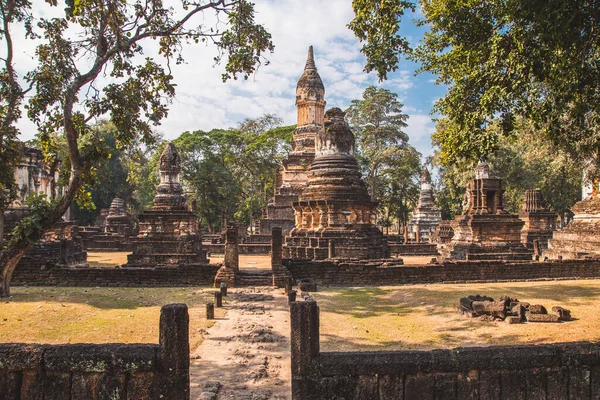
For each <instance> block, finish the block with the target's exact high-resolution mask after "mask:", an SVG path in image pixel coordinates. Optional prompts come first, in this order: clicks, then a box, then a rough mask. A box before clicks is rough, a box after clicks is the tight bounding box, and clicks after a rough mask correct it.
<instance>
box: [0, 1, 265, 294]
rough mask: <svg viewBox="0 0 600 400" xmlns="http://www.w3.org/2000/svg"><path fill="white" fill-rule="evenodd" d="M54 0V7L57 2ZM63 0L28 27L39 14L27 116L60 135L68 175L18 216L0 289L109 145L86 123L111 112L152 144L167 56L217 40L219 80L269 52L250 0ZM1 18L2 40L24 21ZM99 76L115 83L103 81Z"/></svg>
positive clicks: (22, 5) (122, 134) (124, 135)
mask: <svg viewBox="0 0 600 400" xmlns="http://www.w3.org/2000/svg"><path fill="white" fill-rule="evenodd" d="M2 4H3V7H4V5H5V4H12V5H13V7H16V8H18V9H19V10H20V11H19V12H20V13H21V14H22V15H27V14H31V13H33V12H34V11H37V10H33V9H32V8H31V4H29V3H28V2H26V1H20V2H16V0H2ZM50 4H51V5H52V6H55V7H57V6H58V3H57V2H50ZM67 4H68V7H67V8H66V9H65V14H64V16H63V17H61V18H52V19H47V18H43V17H39V18H33V17H32V18H31V22H30V24H29V26H33V22H35V26H36V28H35V32H33V30H31V31H28V32H27V34H28V35H29V36H30V37H35V38H37V39H39V40H41V41H42V44H40V45H39V46H38V47H37V49H36V57H37V66H36V68H35V69H34V70H33V71H31V72H29V73H28V74H26V75H25V76H26V78H27V80H28V82H30V83H31V84H32V85H33V90H34V91H33V95H32V97H31V99H30V100H29V102H28V105H27V106H28V110H27V111H28V117H29V118H30V119H31V120H32V121H33V122H34V123H36V124H37V126H38V129H39V135H40V140H41V142H42V143H43V144H45V143H47V142H49V141H50V140H51V137H52V135H53V134H55V133H60V134H61V135H64V137H65V138H66V142H67V145H68V160H65V161H68V163H69V167H70V174H69V180H68V183H67V185H66V187H65V188H64V190H63V196H62V197H61V199H60V200H59V201H58V203H57V204H56V205H54V206H47V207H37V208H36V207H33V208H32V210H31V214H30V217H28V218H26V219H24V220H23V221H22V223H23V224H28V225H29V226H28V228H27V229H20V230H19V234H18V235H13V236H12V239H11V242H10V243H9V245H8V247H7V248H6V249H4V250H3V251H2V253H1V254H0V266H1V267H2V273H1V275H0V297H1V296H7V295H9V294H10V290H9V288H10V286H9V285H10V278H11V275H12V273H13V271H14V269H15V267H16V265H17V263H18V262H19V260H20V259H21V257H22V255H23V254H24V253H25V251H27V250H28V249H29V248H30V247H31V246H32V244H33V243H35V242H36V241H37V240H39V238H40V237H41V236H42V234H43V233H44V232H45V231H47V230H48V229H50V228H51V227H52V226H53V225H54V224H55V223H56V222H58V221H59V220H60V219H61V217H62V215H63V214H64V213H65V211H66V210H67V209H68V207H69V206H70V204H71V202H72V200H73V199H74V198H75V197H76V196H78V195H81V194H82V191H81V187H82V184H83V183H84V181H85V180H86V179H87V178H86V176H87V175H89V172H90V170H91V168H92V167H93V165H94V164H95V163H96V162H97V161H98V160H99V159H101V158H102V157H104V156H105V155H106V154H107V153H108V151H107V148H106V146H103V143H102V142H101V141H99V140H98V139H99V138H98V137H97V134H96V132H95V131H94V130H92V129H90V127H89V123H90V122H92V121H94V120H95V119H97V118H100V117H103V116H105V115H108V116H109V119H110V121H111V122H112V123H113V124H114V125H115V127H116V128H117V129H116V134H115V140H116V143H117V146H119V147H127V146H129V145H131V143H132V142H133V141H134V140H136V138H141V140H143V141H145V142H151V141H152V139H153V136H152V135H151V133H152V130H151V126H152V125H157V124H159V123H160V121H161V119H162V118H164V117H165V116H166V115H167V112H168V107H167V106H168V101H169V99H170V98H172V97H173V96H174V94H175V87H174V85H173V83H172V81H173V76H172V74H171V69H170V64H171V63H172V62H177V63H180V62H182V61H183V57H182V54H181V49H182V44H183V43H185V42H190V41H191V42H206V43H208V44H212V45H214V46H216V47H217V49H219V55H218V56H217V58H216V61H217V62H220V61H221V60H226V65H225V73H224V74H223V80H227V79H229V78H236V77H237V75H238V74H242V75H243V76H244V77H245V78H247V77H248V76H249V75H250V74H252V73H254V72H255V71H256V68H257V65H258V64H259V63H260V59H261V58H260V57H261V55H262V54H263V53H264V52H265V51H272V50H273V44H272V41H271V36H270V35H269V34H268V33H267V32H266V31H265V29H264V28H263V27H262V26H261V25H259V24H256V23H255V22H254V6H253V4H252V3H250V2H248V1H246V0H230V1H225V0H218V1H217V0H215V1H213V2H210V1H209V2H189V1H182V2H181V3H180V6H179V8H178V9H176V8H175V7H167V6H165V4H163V1H162V0H137V1H135V2H134V3H133V4H129V3H128V2H127V1H126V0H109V1H107V0H90V1H85V2H81V1H69V2H67ZM205 11H207V12H208V11H210V12H212V13H215V14H216V18H215V19H214V20H215V24H216V25H214V26H211V25H208V24H205V23H204V22H200V21H204V20H202V19H200V20H199V25H196V26H193V25H192V24H193V20H194V17H195V16H196V15H198V14H202V13H203V12H205ZM222 21H225V22H226V23H225V24H222ZM2 22H3V26H4V27H5V28H4V29H3V32H4V33H3V37H2V39H3V40H4V41H5V43H7V40H8V36H7V35H6V32H9V31H10V29H7V28H6V26H7V25H8V26H10V25H11V24H14V23H15V22H21V21H20V20H18V19H16V18H15V17H12V18H7V14H6V13H5V14H3V21H2ZM222 27H226V29H225V30H221V28H222ZM73 32H77V34H75V35H74V34H73ZM148 40H154V41H156V42H157V43H158V45H159V54H160V55H161V56H162V57H164V58H165V60H166V61H165V62H164V63H163V64H161V63H159V62H157V61H155V60H154V59H152V58H151V57H148V56H145V57H141V56H142V55H143V50H144V49H143V47H142V44H143V43H144V42H145V41H148ZM9 64H10V65H11V68H14V66H13V63H9ZM57 71H60V73H57ZM100 74H104V75H105V76H107V77H109V78H110V79H111V82H110V83H109V84H107V85H106V86H104V87H99V86H98V84H99V83H98V79H97V78H98V76H99V75H100ZM11 90H15V89H11ZM19 99H21V100H22V95H21V97H19ZM12 121H14V118H11V119H10V122H9V127H11V129H14V123H13V122H12Z"/></svg>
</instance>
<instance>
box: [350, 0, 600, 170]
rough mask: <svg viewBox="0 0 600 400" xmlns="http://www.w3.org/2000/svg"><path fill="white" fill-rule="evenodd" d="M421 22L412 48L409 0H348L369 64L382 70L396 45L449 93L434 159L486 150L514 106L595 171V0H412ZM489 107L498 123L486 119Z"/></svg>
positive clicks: (598, 161)
mask: <svg viewBox="0 0 600 400" xmlns="http://www.w3.org/2000/svg"><path fill="white" fill-rule="evenodd" d="M419 4H420V6H421V11H422V13H423V19H422V20H421V21H419V22H418V24H419V25H421V26H426V27H428V28H429V32H427V33H426V34H425V37H424V39H423V41H422V42H421V44H420V45H419V46H417V47H416V48H411V47H410V46H409V43H408V41H406V38H404V37H402V36H401V35H400V34H399V32H400V21H401V19H402V17H403V15H404V13H405V12H406V11H407V10H410V9H412V10H414V9H415V7H416V6H417V2H416V1H403V0H386V1H382V2H371V1H367V0H354V1H353V7H354V10H355V13H356V16H355V19H354V20H353V21H352V22H351V23H350V24H349V27H350V28H351V29H352V30H353V31H354V33H355V34H356V35H357V36H358V37H359V38H360V39H361V40H363V41H365V45H364V46H363V49H362V51H363V53H365V55H366V56H367V65H366V69H367V70H375V71H377V72H378V74H379V77H380V78H382V79H385V77H386V73H387V72H389V71H392V70H394V69H395V68H396V67H397V62H398V57H399V55H400V54H401V53H402V54H404V55H405V56H408V57H409V58H410V59H412V60H413V61H416V62H418V63H420V64H421V65H422V68H421V71H428V72H431V73H433V74H435V75H437V77H438V82H439V83H443V84H445V85H447V86H448V93H447V94H446V95H445V96H444V97H443V98H441V99H440V100H439V101H438V102H437V103H436V105H435V108H434V110H435V111H437V112H439V113H440V114H442V116H444V117H446V118H447V124H446V125H445V130H444V131H443V132H442V133H441V135H440V145H441V150H442V151H441V153H440V156H441V160H442V161H443V163H444V164H445V165H449V164H450V163H452V162H456V161H457V160H459V159H461V158H462V159H464V158H468V159H471V160H476V159H478V158H481V157H485V156H487V155H488V154H491V153H492V152H493V151H494V150H495V148H496V147H497V145H498V134H499V133H502V134H510V133H514V132H515V124H514V122H515V116H519V115H520V116H523V117H525V118H526V119H528V120H531V121H533V122H534V123H535V124H536V128H537V129H536V131H537V132H540V133H542V134H544V135H545V136H547V137H548V138H550V139H551V140H552V142H553V143H555V144H557V145H559V146H560V147H561V148H563V149H566V150H567V151H570V152H571V154H573V155H574V156H576V157H577V158H578V159H579V160H583V161H585V162H590V161H591V165H590V175H591V176H596V177H597V176H600V168H599V165H600V130H599V129H600V128H598V127H599V126H600V123H599V122H600V91H599V90H598V87H600V68H599V67H598V63H599V60H600V47H599V46H600V36H599V35H600V30H599V29H598V21H600V7H599V6H598V4H597V2H596V1H595V0H573V1H562V0H548V1H521V0H506V1H492V0H485V1H477V2H473V1H462V2H461V1H444V0H421V1H419ZM496 117H499V118H500V119H501V124H500V126H501V129H500V131H496V130H488V129H486V127H487V126H489V125H490V124H491V123H493V121H494V120H495V118H496Z"/></svg>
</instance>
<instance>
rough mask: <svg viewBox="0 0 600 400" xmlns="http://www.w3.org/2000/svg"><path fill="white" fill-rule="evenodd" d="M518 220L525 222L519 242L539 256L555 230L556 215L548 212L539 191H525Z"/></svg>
mask: <svg viewBox="0 0 600 400" xmlns="http://www.w3.org/2000/svg"><path fill="white" fill-rule="evenodd" d="M519 218H521V219H522V220H523V222H525V225H524V226H523V229H522V230H521V242H523V244H524V245H525V246H527V247H528V248H530V249H534V252H535V253H536V255H541V253H540V251H541V250H542V249H547V248H548V239H552V232H553V231H554V230H555V229H556V219H557V218H558V215H557V214H556V213H553V212H551V211H550V207H549V206H548V204H546V202H545V201H544V198H543V197H542V192H541V191H540V190H539V189H533V190H526V191H525V198H524V199H523V206H522V209H521V213H520V214H519Z"/></svg>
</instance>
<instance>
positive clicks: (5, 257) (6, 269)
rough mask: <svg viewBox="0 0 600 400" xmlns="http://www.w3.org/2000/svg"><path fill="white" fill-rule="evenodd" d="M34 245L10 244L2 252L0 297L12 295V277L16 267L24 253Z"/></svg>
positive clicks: (0, 258) (0, 256)
mask: <svg viewBox="0 0 600 400" xmlns="http://www.w3.org/2000/svg"><path fill="white" fill-rule="evenodd" d="M31 247H32V246H31V245H30V244H29V245H28V244H26V243H23V246H19V247H17V246H14V245H13V246H10V247H8V248H7V249H6V250H4V251H2V252H1V253H0V265H2V273H1V274H0V298H2V297H9V296H10V279H11V278H12V274H13V272H14V270H15V267H16V266H17V264H18V263H19V261H21V258H22V257H23V254H25V252H26V251H27V250H29V249H30V248H31Z"/></svg>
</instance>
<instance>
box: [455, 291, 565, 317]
mask: <svg viewBox="0 0 600 400" xmlns="http://www.w3.org/2000/svg"><path fill="white" fill-rule="evenodd" d="M459 310H460V312H461V313H462V314H464V315H467V316H469V317H471V318H474V317H480V318H482V319H484V320H488V321H492V320H503V321H506V323H508V324H517V323H521V322H561V321H569V320H570V319H571V311H569V310H567V309H566V308H563V307H560V306H554V307H552V313H551V314H548V310H547V309H546V307H544V306H543V305H541V304H529V303H526V302H522V301H519V300H518V299H516V298H513V297H510V296H508V295H504V296H502V297H500V298H499V299H498V300H497V301H495V300H494V299H493V298H491V297H488V296H481V295H475V296H468V297H463V298H461V299H460V305H459Z"/></svg>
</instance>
